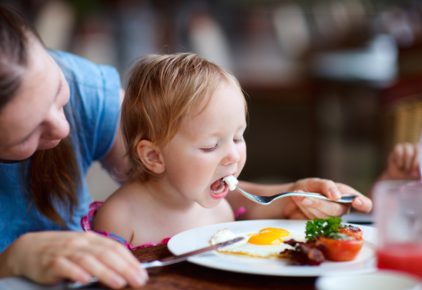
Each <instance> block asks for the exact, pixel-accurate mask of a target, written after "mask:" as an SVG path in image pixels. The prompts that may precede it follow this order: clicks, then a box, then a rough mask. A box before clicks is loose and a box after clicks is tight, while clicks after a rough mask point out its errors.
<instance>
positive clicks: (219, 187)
mask: <svg viewBox="0 0 422 290" xmlns="http://www.w3.org/2000/svg"><path fill="white" fill-rule="evenodd" d="M210 188H211V191H212V192H213V193H214V194H220V193H223V192H225V191H226V188H227V185H226V183H225V182H224V181H223V178H221V179H219V180H216V181H214V182H213V183H212V184H211V186H210Z"/></svg>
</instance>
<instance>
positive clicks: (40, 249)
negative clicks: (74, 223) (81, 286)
mask: <svg viewBox="0 0 422 290" xmlns="http://www.w3.org/2000/svg"><path fill="white" fill-rule="evenodd" d="M7 276H24V277H27V278H29V279H31V280H33V281H36V282H38V283H42V284H53V283H57V282H60V281H61V280H63V279H69V280H73V281H78V282H81V283H85V282H88V280H89V279H90V278H91V277H92V276H95V277H97V278H98V279H99V281H101V282H102V283H104V284H105V285H107V286H109V287H112V288H122V287H124V286H125V285H127V284H129V285H130V286H132V287H140V286H142V285H144V284H145V283H146V281H147V279H148V274H147V272H146V271H145V270H144V269H142V268H141V266H140V264H139V262H138V261H137V259H136V258H135V257H134V256H133V255H132V254H131V253H130V251H129V250H127V249H126V248H125V247H124V246H123V245H121V244H119V243H118V242H116V241H113V240H111V239H108V238H106V237H103V236H100V235H98V234H95V233H91V232H85V233H79V232H59V231H54V232H37V233H28V234H25V235H22V236H21V237H20V238H19V239H17V240H16V241H15V242H14V243H13V244H12V245H11V246H10V247H9V248H7V249H6V250H5V251H4V252H3V253H2V254H0V277H7Z"/></svg>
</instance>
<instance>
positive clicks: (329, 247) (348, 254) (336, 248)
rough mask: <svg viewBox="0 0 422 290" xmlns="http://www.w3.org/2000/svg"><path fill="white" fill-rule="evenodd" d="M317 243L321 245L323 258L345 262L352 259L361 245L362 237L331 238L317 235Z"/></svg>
mask: <svg viewBox="0 0 422 290" xmlns="http://www.w3.org/2000/svg"><path fill="white" fill-rule="evenodd" d="M317 244H318V245H320V246H321V250H322V252H323V253H324V256H325V258H327V259H328V260H331V261H338V262H345V261H351V260H353V259H354V258H355V257H356V255H357V254H358V253H359V251H360V249H361V248H362V245H363V240H362V239H354V238H352V239H331V238H326V237H322V236H321V237H319V238H318V240H317Z"/></svg>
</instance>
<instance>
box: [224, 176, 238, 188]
mask: <svg viewBox="0 0 422 290" xmlns="http://www.w3.org/2000/svg"><path fill="white" fill-rule="evenodd" d="M223 181H224V182H225V183H226V184H227V185H228V187H229V189H230V191H233V190H235V189H236V186H237V184H238V183H239V181H238V180H237V178H236V177H234V176H233V175H229V176H226V177H224V178H223Z"/></svg>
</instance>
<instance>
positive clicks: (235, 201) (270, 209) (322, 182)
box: [227, 178, 372, 219]
mask: <svg viewBox="0 0 422 290" xmlns="http://www.w3.org/2000/svg"><path fill="white" fill-rule="evenodd" d="M240 187H242V188H244V189H245V190H247V191H249V192H251V193H254V194H258V195H273V194H276V193H279V192H284V191H311V192H319V193H322V194H324V195H325V196H327V197H328V198H331V199H337V198H338V197H340V196H341V195H349V194H354V195H358V198H356V199H355V200H354V201H353V204H352V206H353V207H354V208H355V209H357V210H359V211H362V212H369V211H370V210H371V209H372V202H371V200H370V199H368V198H367V197H365V196H364V195H362V194H361V193H359V192H357V191H356V190H354V189H353V188H351V187H349V186H347V185H345V184H341V183H334V182H333V181H331V180H327V179H320V178H306V179H301V180H298V181H296V182H292V183H286V184H277V185H260V184H256V183H250V182H245V181H242V182H240ZM227 200H228V201H229V203H230V204H231V206H232V208H233V209H234V210H237V209H238V208H240V207H242V206H243V207H245V208H246V213H245V216H243V218H245V219H262V218H290V219H311V218H317V217H326V216H339V215H342V214H345V213H346V212H347V210H348V207H347V206H344V205H341V204H338V203H333V202H329V201H323V200H318V199H313V198H303V197H289V198H283V199H280V200H277V201H275V202H274V203H272V204H270V205H267V206H262V205H259V204H256V203H253V202H252V201H250V200H248V199H246V198H245V197H243V196H242V195H241V194H240V193H239V192H237V191H233V192H231V193H230V194H229V195H228V197H227Z"/></svg>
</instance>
